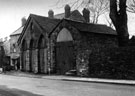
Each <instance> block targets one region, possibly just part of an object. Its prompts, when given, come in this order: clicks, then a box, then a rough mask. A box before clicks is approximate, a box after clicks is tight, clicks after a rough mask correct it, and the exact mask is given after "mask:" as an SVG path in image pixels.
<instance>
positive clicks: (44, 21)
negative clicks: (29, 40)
mask: <svg viewBox="0 0 135 96" xmlns="http://www.w3.org/2000/svg"><path fill="white" fill-rule="evenodd" d="M76 12H77V11H76ZM76 16H77V15H76ZM71 17H72V15H71ZM73 17H74V18H75V16H73ZM29 18H32V19H33V20H34V21H35V22H36V23H37V24H38V25H39V26H40V28H41V29H43V30H45V32H47V33H48V34H50V33H51V32H52V31H53V30H54V29H55V28H56V27H57V26H58V25H59V24H60V23H61V22H63V21H66V22H68V23H69V24H70V25H71V26H74V27H75V28H76V29H78V30H79V31H81V32H93V33H102V34H110V35H117V33H116V31H115V30H113V29H112V28H110V27H107V26H106V25H101V24H91V23H85V22H83V21H76V20H71V19H70V18H68V19H62V20H61V19H55V18H48V17H43V16H39V15H34V14H30V16H29ZM29 20H30V19H28V20H27V22H26V26H25V27H24V28H22V29H23V32H22V34H21V36H20V38H19V40H18V43H19V42H20V40H21V38H22V37H23V34H24V32H25V29H26V27H27V26H28V23H29ZM19 32H20V31H19Z"/></svg>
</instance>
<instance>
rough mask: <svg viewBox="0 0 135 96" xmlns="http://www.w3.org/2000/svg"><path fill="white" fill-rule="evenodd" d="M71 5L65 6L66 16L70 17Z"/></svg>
mask: <svg viewBox="0 0 135 96" xmlns="http://www.w3.org/2000/svg"><path fill="white" fill-rule="evenodd" d="M70 9H71V8H70V6H69V5H68V4H67V5H66V6H65V18H69V16H70Z"/></svg>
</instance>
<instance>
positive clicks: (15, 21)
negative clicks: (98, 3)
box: [0, 0, 135, 38]
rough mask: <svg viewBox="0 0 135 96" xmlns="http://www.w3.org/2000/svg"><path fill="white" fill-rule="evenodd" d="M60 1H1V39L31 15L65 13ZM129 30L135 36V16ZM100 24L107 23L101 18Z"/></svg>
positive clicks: (129, 24)
mask: <svg viewBox="0 0 135 96" xmlns="http://www.w3.org/2000/svg"><path fill="white" fill-rule="evenodd" d="M57 1H58V0H0V38H4V37H6V36H9V35H10V34H11V33H12V32H14V31H15V30H17V29H18V28H19V27H21V18H22V17H26V18H28V16H29V14H30V13H32V14H37V15H41V16H48V10H49V9H52V10H53V11H54V14H58V13H62V12H64V8H59V6H58V5H57V6H56V4H57ZM59 5H60V4H59ZM128 17H129V18H128V27H129V28H128V29H129V33H130V34H135V27H134V26H135V14H128ZM99 23H105V20H104V19H103V18H102V17H100V18H99Z"/></svg>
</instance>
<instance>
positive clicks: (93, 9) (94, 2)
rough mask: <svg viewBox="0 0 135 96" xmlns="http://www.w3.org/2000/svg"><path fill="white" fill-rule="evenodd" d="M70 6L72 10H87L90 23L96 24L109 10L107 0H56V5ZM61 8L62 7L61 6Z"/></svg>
mask: <svg viewBox="0 0 135 96" xmlns="http://www.w3.org/2000/svg"><path fill="white" fill-rule="evenodd" d="M61 3H62V5H64V4H67V3H68V4H70V5H71V7H72V8H73V9H78V8H84V7H85V8H87V9H89V10H90V18H91V19H90V22H91V23H98V18H99V16H101V15H102V14H104V13H105V12H107V11H108V10H109V0H58V2H57V5H58V4H61ZM62 7H63V6H62Z"/></svg>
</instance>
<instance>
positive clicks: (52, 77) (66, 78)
mask: <svg viewBox="0 0 135 96" xmlns="http://www.w3.org/2000/svg"><path fill="white" fill-rule="evenodd" d="M1 74H2V75H11V76H20V77H29V78H41V79H50V80H64V81H77V82H91V83H108V84H120V85H133V86H134V85H135V80H116V79H101V78H86V77H75V76H64V75H48V74H34V73H29V72H22V71H9V72H6V73H1Z"/></svg>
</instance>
